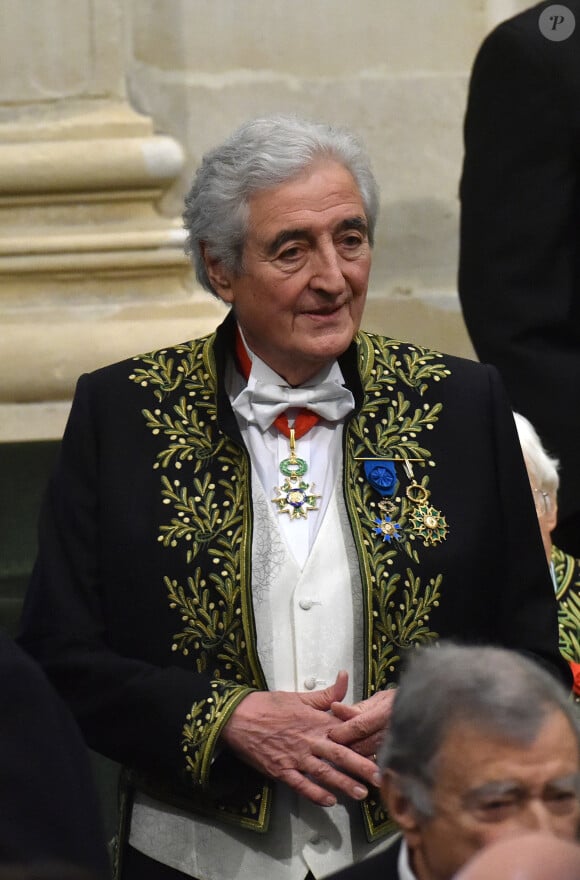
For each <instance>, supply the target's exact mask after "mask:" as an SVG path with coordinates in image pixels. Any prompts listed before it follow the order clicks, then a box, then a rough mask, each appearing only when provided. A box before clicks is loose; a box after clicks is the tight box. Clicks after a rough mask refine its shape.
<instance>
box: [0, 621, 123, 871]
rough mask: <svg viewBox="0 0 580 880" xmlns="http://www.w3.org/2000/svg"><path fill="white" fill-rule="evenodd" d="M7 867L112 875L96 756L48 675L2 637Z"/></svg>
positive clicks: (1, 836)
mask: <svg viewBox="0 0 580 880" xmlns="http://www.w3.org/2000/svg"><path fill="white" fill-rule="evenodd" d="M0 667H1V669H2V687H1V688H0V700H1V711H0V786H1V792H2V794H1V797H2V808H1V812H2V819H1V821H0V862H1V863H2V864H6V863H11V862H14V863H18V864H22V865H24V864H29V863H31V862H35V861H39V862H52V861H56V860H59V861H62V862H66V863H67V864H70V865H71V866H72V865H76V866H78V867H83V868H87V869H90V870H91V871H94V872H96V874H97V875H98V876H100V877H105V876H108V874H109V863H108V858H107V853H106V849H105V843H104V837H103V829H102V824H101V816H100V810H99V805H98V802H97V797H96V793H95V789H94V783H93V779H92V775H91V768H90V764H89V758H88V754H87V751H86V748H85V745H84V743H83V741H82V737H81V734H80V731H79V730H78V728H77V726H76V724H75V722H74V720H73V718H72V716H71V714H70V712H69V711H68V709H67V708H66V706H65V705H64V704H63V703H62V701H61V700H60V699H59V697H58V696H57V695H56V693H55V692H54V691H53V689H52V687H51V686H50V684H49V682H48V681H47V679H46V677H45V675H44V673H43V672H42V670H41V669H40V668H39V667H38V666H37V665H36V664H35V663H34V662H33V661H32V660H31V659H30V658H29V657H28V656H27V655H26V654H24V652H23V651H21V650H20V649H19V648H18V646H17V645H16V644H15V643H14V642H12V641H11V640H10V639H9V637H8V636H6V635H5V634H3V633H0Z"/></svg>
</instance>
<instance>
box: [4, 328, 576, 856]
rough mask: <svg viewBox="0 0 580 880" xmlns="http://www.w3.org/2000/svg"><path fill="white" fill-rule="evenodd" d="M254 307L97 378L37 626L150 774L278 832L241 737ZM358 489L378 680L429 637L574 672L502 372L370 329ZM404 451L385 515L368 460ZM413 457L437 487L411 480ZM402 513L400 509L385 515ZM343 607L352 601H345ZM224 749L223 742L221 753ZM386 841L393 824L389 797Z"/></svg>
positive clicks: (124, 759)
mask: <svg viewBox="0 0 580 880" xmlns="http://www.w3.org/2000/svg"><path fill="white" fill-rule="evenodd" d="M233 331H234V321H233V318H232V316H231V315H230V316H228V318H227V319H226V321H225V322H224V323H223V324H222V326H221V327H220V328H218V331H217V333H216V334H214V335H212V336H209V337H206V338H204V339H200V340H195V341H193V342H188V343H185V344H182V345H178V346H176V347H174V348H168V349H164V350H162V351H157V352H153V353H151V354H148V355H143V356H139V357H137V358H134V359H132V360H129V361H125V362H122V363H119V364H115V365H113V366H110V367H106V368H104V369H101V370H97V371H96V372H94V373H92V374H90V375H86V376H83V377H81V379H80V381H79V383H78V387H77V391H76V394H75V399H74V403H73V407H72V411H71V414H70V419H69V422H68V425H67V429H66V432H65V436H64V439H63V443H62V450H61V454H60V459H59V462H58V464H57V468H56V472H55V474H54V476H53V478H52V480H51V483H50V486H49V488H48V492H47V496H46V499H45V503H44V506H43V510H42V514H41V522H40V533H39V555H38V560H37V564H36V566H35V570H34V573H33V576H32V581H31V584H30V588H29V592H28V596H27V600H26V604H25V612H24V617H23V627H22V635H21V641H22V643H23V644H24V645H25V646H26V648H27V649H28V650H29V651H30V652H31V653H33V654H34V655H35V656H36V657H37V658H38V659H39V660H40V662H41V663H42V664H43V665H44V667H45V669H46V671H47V673H48V674H49V676H50V677H51V679H52V680H53V682H54V683H55V685H56V687H57V688H58V690H59V691H60V693H61V694H62V695H63V696H64V698H65V699H66V700H67V702H68V703H69V704H70V706H71V707H72V709H73V711H74V713H75V715H76V717H77V718H78V720H79V723H80V725H81V727H82V729H83V731H84V733H85V735H86V738H87V740H88V742H89V744H90V745H91V746H92V747H93V748H94V749H96V750H98V751H101V752H103V753H104V754H106V755H109V756H110V757H112V758H113V759H114V760H117V761H119V762H121V763H122V764H124V765H125V766H127V767H129V768H131V770H132V771H133V772H134V773H135V774H136V775H137V777H138V785H139V786H140V787H141V788H143V789H145V790H151V791H152V792H153V791H154V792H155V793H156V794H157V796H162V797H165V798H166V799H167V800H168V801H172V802H175V803H179V804H181V805H186V806H187V807H188V808H190V809H191V810H193V811H197V812H200V813H203V814H205V815H215V816H218V817H219V818H220V819H221V820H223V821H233V822H238V823H242V824H244V825H245V826H246V827H249V828H255V829H256V830H259V831H264V830H266V829H267V824H268V815H269V808H270V803H271V796H272V793H271V786H270V785H269V784H268V782H267V780H265V779H263V778H261V777H259V776H258V775H257V774H256V773H254V771H251V770H250V769H249V768H247V767H245V765H243V764H241V762H239V761H237V760H236V759H235V757H234V756H233V755H231V754H229V753H228V751H227V750H220V749H217V750H216V747H217V746H218V743H219V734H220V731H221V730H222V728H223V726H224V724H225V723H226V721H227V720H228V718H229V717H230V715H231V713H232V711H233V710H234V709H235V707H236V706H237V704H238V703H239V701H240V700H242V699H243V698H244V697H245V696H246V695H247V694H248V692H249V691H251V690H252V689H263V688H265V686H266V684H265V681H264V675H263V672H262V669H261V667H260V662H259V659H258V655H257V649H256V633H255V622H254V616H253V608H252V593H251V565H252V559H251V547H252V504H251V491H250V480H251V469H250V463H249V458H248V454H247V451H246V450H245V448H244V446H243V443H242V440H241V437H240V434H239V430H238V428H237V423H236V420H235V418H234V415H233V412H232V409H231V406H230V403H229V399H228V397H227V394H226V392H225V389H224V386H223V375H224V365H225V359H226V358H227V357H229V356H230V353H231V352H232V351H233ZM340 365H341V368H342V370H343V373H344V376H345V378H346V381H347V384H348V385H349V387H350V388H351V389H352V391H353V394H354V396H355V400H356V410H355V412H354V414H353V416H352V417H351V418H350V420H349V421H348V424H347V425H346V427H345V432H344V474H343V488H344V496H345V500H346V505H347V510H348V513H349V517H350V522H351V527H352V531H353V535H354V539H355V543H356V546H357V550H358V555H359V560H360V572H361V579H362V585H363V587H362V589H363V594H364V608H365V612H364V616H365V631H364V633H361V638H364V641H365V646H366V660H365V693H364V695H362V694H361V697H362V696H369V695H371V694H372V693H373V692H375V691H376V690H378V689H381V688H385V687H387V686H388V685H389V684H392V683H394V682H396V680H397V675H398V669H399V666H400V662H401V658H402V657H403V656H404V654H405V652H406V651H408V650H410V649H412V648H414V647H415V646H416V645H418V644H419V643H421V642H425V641H432V640H436V639H439V638H443V637H457V638H460V639H462V640H465V641H467V642H475V641H484V642H494V643H498V644H502V645H507V646H512V647H514V648H517V649H521V650H523V651H527V652H532V653H534V654H535V655H537V656H538V657H540V658H542V659H543V661H544V662H547V663H549V664H551V665H552V666H553V667H554V668H557V669H558V670H559V671H560V672H561V674H562V675H565V674H566V667H565V664H563V662H562V661H561V659H560V658H559V653H558V630H557V621H556V606H555V602H554V595H553V589H552V585H551V582H550V577H549V574H548V570H547V566H546V562H545V557H544V555H543V549H542V544H541V540H540V536H539V531H538V524H537V519H536V514H535V510H534V506H533V502H532V499H531V493H530V489H529V484H528V480H527V476H526V472H525V469H524V465H523V460H522V457H521V453H520V451H519V445H518V441H517V436H516V432H515V428H514V424H513V420H512V416H511V412H510V409H509V406H508V403H507V401H506V398H505V396H504V392H503V390H502V387H501V385H500V382H499V380H498V377H497V374H496V372H495V370H494V369H493V368H491V367H486V366H482V365H479V364H476V363H472V362H470V361H463V360H459V359H455V358H452V357H447V356H443V355H440V354H438V353H436V352H431V351H427V350H424V349H421V348H419V347H418V346H414V345H408V344H406V343H400V342H395V341H393V340H389V339H386V338H383V337H379V336H373V335H367V334H365V333H359V334H358V336H357V337H356V340H355V342H354V343H353V345H351V347H350V348H349V350H348V351H347V352H346V353H345V355H344V356H343V357H342V358H341V359H340ZM367 458H371V459H379V460H394V461H395V469H396V476H397V481H398V485H397V486H396V487H395V494H394V495H393V496H392V497H391V498H390V499H388V500H389V501H390V503H391V505H392V506H391V507H390V508H389V510H390V514H389V517H390V522H391V523H392V524H396V526H397V528H395V526H394V525H393V529H394V530H395V531H396V535H393V534H387V532H388V529H387V530H385V529H384V527H383V526H384V523H386V522H387V520H386V519H385V512H384V510H383V511H381V509H380V508H379V507H378V503H379V502H380V501H381V496H380V495H379V494H378V493H377V492H376V491H375V489H373V487H372V486H371V484H370V483H369V481H368V479H367V478H366V476H365V473H364V459H367ZM403 460H411V462H412V467H413V475H414V479H415V481H416V482H417V484H418V485H419V486H421V487H422V488H421V489H420V490H419V489H417V487H415V489H414V490H413V491H412V492H411V495H412V496H413V498H415V499H417V500H415V501H411V500H409V499H408V498H407V495H406V491H407V489H408V487H409V485H410V483H411V478H410V477H409V476H408V475H407V474H406V473H405V470H404V468H403V465H402V461H403ZM381 523H382V524H383V526H382V525H381ZM328 613H332V611H331V610H329V612H328ZM216 756H217V757H216ZM363 815H364V819H365V825H366V830H367V833H368V835H369V838H371V839H372V838H373V837H376V836H377V835H379V834H381V833H383V832H384V831H387V830H391V826H390V823H389V822H388V820H387V817H386V816H385V814H384V812H383V811H382V809H381V807H380V803H379V802H378V794H377V796H376V797H374V796H373V797H370V798H369V799H368V801H367V802H366V804H365V805H364V807H363Z"/></svg>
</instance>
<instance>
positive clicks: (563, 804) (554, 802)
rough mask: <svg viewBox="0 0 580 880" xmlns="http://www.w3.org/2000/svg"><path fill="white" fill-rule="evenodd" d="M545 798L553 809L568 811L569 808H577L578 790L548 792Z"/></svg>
mask: <svg viewBox="0 0 580 880" xmlns="http://www.w3.org/2000/svg"><path fill="white" fill-rule="evenodd" d="M544 800H545V802H546V804H547V805H548V807H549V808H550V809H551V810H554V811H557V812H566V811H568V810H573V809H576V807H577V806H578V797H577V795H576V792H575V791H572V790H570V789H562V790H561V791H549V792H546V794H545V795H544Z"/></svg>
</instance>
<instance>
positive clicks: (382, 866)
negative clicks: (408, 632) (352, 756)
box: [329, 642, 580, 880]
mask: <svg viewBox="0 0 580 880" xmlns="http://www.w3.org/2000/svg"><path fill="white" fill-rule="evenodd" d="M379 765H380V766H381V768H382V771H383V782H382V785H381V795H382V798H383V801H384V803H385V806H386V808H387V809H388V811H389V813H390V815H391V816H393V817H394V818H395V819H396V820H397V822H398V825H399V827H400V829H401V835H400V836H399V837H398V838H397V839H396V840H395V841H394V843H393V844H392V845H391V846H390V847H389V848H388V849H387V850H386V851H384V852H381V853H379V854H378V855H375V856H372V857H371V858H369V859H366V860H364V861H362V862H359V863H357V864H355V865H353V866H352V867H350V868H347V869H345V870H344V871H341V872H340V873H338V874H333V875H331V878H329V880H374V878H376V880H452V878H453V877H454V876H455V874H456V872H457V871H459V870H460V869H461V868H462V867H463V866H464V865H465V864H466V862H468V860H469V859H470V858H471V857H472V856H473V855H474V854H475V853H477V852H479V851H480V850H482V849H483V848H485V847H486V846H488V845H489V844H491V843H493V842H494V841H497V840H501V839H504V838H509V839H511V838H512V837H513V836H514V835H515V834H517V833H518V832H520V833H524V832H526V831H542V832H544V833H548V834H551V835H553V836H555V837H558V838H561V839H564V840H568V841H575V840H576V837H577V834H578V828H579V823H580V772H579V771H580V729H579V726H578V718H577V716H576V714H575V711H574V706H573V704H571V703H570V701H569V699H568V694H567V692H566V690H565V689H563V688H562V687H561V685H560V684H559V683H558V682H557V681H555V680H554V678H553V677H552V676H550V675H549V674H548V673H547V672H546V671H545V670H544V669H541V668H540V667H539V666H538V665H537V664H536V663H534V662H532V661H531V660H530V659H529V658H528V657H524V656H523V655H521V654H517V653H515V652H512V651H507V650H505V649H502V648H497V647H489V646H480V647H478V646H466V645H459V644H454V643H452V642H449V643H444V642H441V643H440V644H439V645H438V646H432V647H424V648H419V649H418V651H416V652H415V654H414V655H413V656H411V657H410V661H409V663H408V665H407V667H406V668H405V669H404V670H403V672H402V674H401V678H400V682H399V688H398V691H397V695H396V697H395V702H394V705H393V711H392V714H391V720H390V725H389V727H388V728H387V730H386V731H385V739H384V742H383V744H382V747H381V750H380V753H379ZM461 876H463V875H461ZM489 876H494V875H493V872H492V874H490V875H489Z"/></svg>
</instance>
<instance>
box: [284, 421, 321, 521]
mask: <svg viewBox="0 0 580 880" xmlns="http://www.w3.org/2000/svg"><path fill="white" fill-rule="evenodd" d="M307 470H308V465H307V464H306V462H305V461H304V459H303V458H298V457H297V455H296V435H295V433H294V428H290V455H289V457H288V458H285V459H283V461H281V462H280V471H281V472H282V474H283V475H284V476H285V477H286V479H285V480H284V482H283V483H282V485H281V486H276V489H275V492H276V493H277V496H276V497H275V498H272V501H273V503H274V504H275V505H276V507H277V508H278V513H287V514H288V515H289V516H290V519H299V518H301V517H302V518H303V519H305V518H306V517H307V516H308V511H309V510H318V505H317V501H318V499H319V498H320V497H321V496H320V495H316V494H315V493H314V488H315V486H314V483H312V485H310V483H306V482H305V481H304V480H303V479H302V477H303V476H304V474H305V473H306V471H307Z"/></svg>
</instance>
